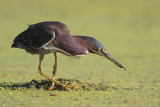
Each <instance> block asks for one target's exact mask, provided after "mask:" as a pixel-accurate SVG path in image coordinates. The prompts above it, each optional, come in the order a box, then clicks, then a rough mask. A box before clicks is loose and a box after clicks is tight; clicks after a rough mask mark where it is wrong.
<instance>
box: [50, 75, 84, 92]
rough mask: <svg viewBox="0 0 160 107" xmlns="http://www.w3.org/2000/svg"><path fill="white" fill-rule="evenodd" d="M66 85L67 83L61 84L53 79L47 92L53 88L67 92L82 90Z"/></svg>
mask: <svg viewBox="0 0 160 107" xmlns="http://www.w3.org/2000/svg"><path fill="white" fill-rule="evenodd" d="M68 83H69V81H68V82H66V83H65V84H62V83H60V82H58V81H57V80H55V79H54V78H53V80H52V84H51V86H50V88H49V89H48V90H53V89H54V88H55V87H60V88H62V89H64V90H67V91H69V90H71V89H76V90H82V88H81V87H77V86H71V85H68Z"/></svg>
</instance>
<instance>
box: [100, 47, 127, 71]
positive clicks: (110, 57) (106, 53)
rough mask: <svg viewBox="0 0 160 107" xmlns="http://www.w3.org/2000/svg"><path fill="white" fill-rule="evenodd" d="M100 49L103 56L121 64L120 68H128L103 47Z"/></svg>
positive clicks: (118, 64)
mask: <svg viewBox="0 0 160 107" xmlns="http://www.w3.org/2000/svg"><path fill="white" fill-rule="evenodd" d="M98 51H99V52H100V53H101V56H104V57H106V58H107V59H109V60H110V61H112V62H113V63H114V64H116V65H117V66H119V67H120V68H123V69H124V70H126V68H125V67H124V66H123V65H122V64H120V62H119V61H118V60H116V59H115V58H114V57H113V56H112V55H111V54H110V53H108V52H106V51H104V50H103V49H102V48H99V49H98Z"/></svg>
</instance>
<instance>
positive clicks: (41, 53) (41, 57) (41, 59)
mask: <svg viewBox="0 0 160 107" xmlns="http://www.w3.org/2000/svg"><path fill="white" fill-rule="evenodd" d="M44 55H45V53H44V51H43V50H42V49H40V50H39V67H38V72H39V73H40V74H41V75H42V76H44V77H46V78H47V79H49V80H52V77H50V76H48V75H47V74H45V73H44V72H43V70H42V61H43V59H44Z"/></svg>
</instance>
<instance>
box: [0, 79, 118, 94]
mask: <svg viewBox="0 0 160 107" xmlns="http://www.w3.org/2000/svg"><path fill="white" fill-rule="evenodd" d="M56 80H57V82H59V83H62V84H64V85H68V86H71V87H73V86H74V87H75V88H68V89H67V90H66V89H63V88H62V87H60V86H58V85H57V84H55V87H54V90H62V91H63V90H66V91H69V90H85V91H91V90H103V91H105V90H109V89H114V90H117V88H115V87H111V86H107V85H106V84H104V83H99V84H95V83H83V82H81V81H79V80H76V79H63V78H58V79H56ZM50 85H51V81H49V80H35V79H33V80H32V81H30V82H25V83H12V82H4V83H0V89H2V90H4V89H10V90H25V89H30V88H35V89H44V90H48V88H49V87H50Z"/></svg>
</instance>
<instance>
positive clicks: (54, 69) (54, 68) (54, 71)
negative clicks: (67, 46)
mask: <svg viewBox="0 0 160 107" xmlns="http://www.w3.org/2000/svg"><path fill="white" fill-rule="evenodd" d="M54 58H55V63H54V66H53V78H55V75H56V71H57V58H58V53H57V52H54Z"/></svg>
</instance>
